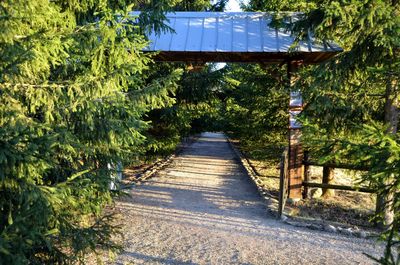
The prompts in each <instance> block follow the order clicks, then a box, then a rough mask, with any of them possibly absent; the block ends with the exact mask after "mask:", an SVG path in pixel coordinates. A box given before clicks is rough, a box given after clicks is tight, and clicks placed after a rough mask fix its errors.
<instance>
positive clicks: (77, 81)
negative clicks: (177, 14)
mask: <svg viewBox="0 0 400 265" xmlns="http://www.w3.org/2000/svg"><path fill="white" fill-rule="evenodd" d="M160 3H161V2H158V4H154V3H153V2H151V3H150V5H148V6H134V5H132V4H131V3H130V2H129V1H116V2H110V1H105V0H104V1H85V0H83V1H47V0H34V1H33V0H32V1H12V0H6V1H2V2H1V3H0V58H1V60H0V146H1V148H0V197H1V199H0V205H1V207H0V209H1V215H0V233H1V236H0V263H2V264H56V263H60V264H61V263H62V264H65V263H74V262H77V261H80V262H83V259H84V256H85V254H86V253H87V252H88V251H90V250H92V251H94V250H96V249H101V248H103V249H111V250H115V249H116V248H118V246H117V245H116V244H115V243H113V241H112V240H111V236H112V235H113V234H114V233H115V232H117V231H118V229H117V227H115V226H113V225H112V223H111V222H110V221H111V217H110V216H109V215H104V212H103V209H104V207H105V206H106V205H109V204H110V203H111V202H112V198H113V197H114V196H115V195H117V194H118V192H114V191H110V188H109V187H110V182H111V181H112V178H111V175H112V173H113V169H112V168H113V167H111V169H110V165H115V164H116V163H118V162H119V161H123V162H130V161H131V160H132V159H133V158H134V157H135V156H136V155H137V154H139V153H140V152H142V151H143V149H144V148H143V142H144V136H143V131H144V130H146V128H148V126H149V125H148V124H147V123H146V122H145V121H144V120H143V115H144V113H146V112H147V111H149V110H151V109H154V108H157V107H159V106H166V105H168V104H171V102H172V100H171V98H170V92H171V91H173V90H174V89H175V81H176V80H177V79H178V78H179V76H180V72H179V71H173V72H172V73H171V74H170V75H168V76H164V77H162V78H159V79H155V80H153V82H147V83H146V84H145V78H146V77H145V75H144V71H145V70H146V69H147V68H148V67H149V63H150V62H151V58H150V56H149V55H145V54H143V52H142V49H143V48H144V47H145V46H146V45H147V44H148V43H147V41H146V39H145V37H144V36H143V35H142V34H141V33H142V32H143V31H144V30H145V29H144V26H143V25H146V27H147V29H149V28H151V29H153V30H161V29H162V20H163V13H162V12H163V11H164V6H163V5H162V3H161V4H160ZM149 6H150V7H149ZM139 7H140V8H142V9H146V8H147V9H151V10H152V11H151V12H145V13H143V14H142V15H141V18H140V19H139V20H137V19H134V18H131V17H130V15H129V13H128V11H130V10H132V9H133V8H139ZM151 21H153V22H154V23H148V22H151Z"/></svg>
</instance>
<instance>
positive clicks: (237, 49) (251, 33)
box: [131, 12, 342, 63]
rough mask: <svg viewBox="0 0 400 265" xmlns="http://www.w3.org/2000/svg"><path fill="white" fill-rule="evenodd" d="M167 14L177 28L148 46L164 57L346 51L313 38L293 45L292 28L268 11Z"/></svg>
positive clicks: (272, 59) (279, 57) (216, 58)
mask: <svg viewBox="0 0 400 265" xmlns="http://www.w3.org/2000/svg"><path fill="white" fill-rule="evenodd" d="M131 14H132V15H133V16H135V15H138V14H139V12H132V13H131ZM166 17H167V21H166V24H167V25H168V26H169V27H171V28H172V29H173V31H166V32H162V33H161V34H158V35H157V34H155V33H154V32H153V33H151V34H149V36H148V38H149V40H150V46H149V47H148V48H147V49H146V50H147V51H159V54H158V56H157V57H156V59H158V60H163V61H193V62H206V61H207V62H208V61H212V62H264V63H277V62H283V61H288V60H293V59H302V60H304V62H305V63H318V62H321V61H324V60H327V59H329V58H331V57H332V56H334V55H335V54H337V53H339V52H341V51H342V49H341V48H340V47H339V46H337V45H335V44H332V43H327V42H324V43H317V42H316V41H314V40H312V39H311V38H310V39H308V40H307V41H300V42H299V43H297V44H296V45H293V43H294V42H295V39H294V37H293V36H291V34H290V32H286V31H284V30H282V29H276V28H272V27H270V26H269V24H270V22H271V19H272V15H271V14H269V13H261V12H176V13H167V14H166ZM292 46H294V47H292Z"/></svg>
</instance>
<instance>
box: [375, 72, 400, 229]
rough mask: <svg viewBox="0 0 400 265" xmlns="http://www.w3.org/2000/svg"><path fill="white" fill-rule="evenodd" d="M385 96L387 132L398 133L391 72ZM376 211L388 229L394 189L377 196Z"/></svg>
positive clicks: (396, 92) (395, 86)
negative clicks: (380, 214)
mask: <svg viewBox="0 0 400 265" xmlns="http://www.w3.org/2000/svg"><path fill="white" fill-rule="evenodd" d="M385 98H386V102H385V123H386V125H387V126H388V128H387V133H388V134H396V133H397V127H398V123H399V100H398V83H397V80H396V79H395V77H393V76H391V74H389V77H388V82H387V84H386V93H385ZM393 178H394V176H393ZM391 182H392V180H391V179H387V180H386V183H384V184H385V185H390V183H391ZM376 213H383V215H382V216H383V220H382V221H383V222H382V223H378V226H379V227H380V228H383V229H388V228H389V227H390V226H391V224H392V222H393V218H394V211H393V191H391V192H389V193H388V194H382V195H380V196H378V197H377V200H376Z"/></svg>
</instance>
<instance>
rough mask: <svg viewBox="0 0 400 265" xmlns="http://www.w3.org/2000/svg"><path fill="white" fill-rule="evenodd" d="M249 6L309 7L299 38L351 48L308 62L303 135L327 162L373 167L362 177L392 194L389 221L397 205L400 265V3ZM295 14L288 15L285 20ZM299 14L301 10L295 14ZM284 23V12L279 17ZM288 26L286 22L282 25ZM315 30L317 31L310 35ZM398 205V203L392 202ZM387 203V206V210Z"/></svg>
mask: <svg viewBox="0 0 400 265" xmlns="http://www.w3.org/2000/svg"><path fill="white" fill-rule="evenodd" d="M246 8H247V10H261V11H279V12H282V11H301V12H302V13H296V14H295V15H296V16H297V21H296V22H295V23H292V24H287V23H286V27H287V29H288V30H290V31H291V32H292V33H293V35H294V36H295V37H296V38H297V39H302V38H306V37H312V38H315V40H316V41H322V40H328V41H334V42H336V43H338V44H339V45H340V46H342V47H343V48H344V50H345V51H344V52H343V53H341V54H339V55H338V56H337V57H335V58H334V59H333V60H331V61H329V62H327V63H325V64H322V65H319V66H313V67H311V66H307V67H304V69H303V70H302V71H301V73H300V76H301V77H302V78H301V79H300V80H299V82H297V88H298V89H300V90H301V91H302V92H303V96H304V101H305V103H306V105H305V109H304V111H303V114H302V122H303V124H304V127H305V128H304V133H303V140H304V142H305V144H306V146H307V147H308V148H309V149H312V152H313V154H314V156H315V157H320V158H321V162H327V161H329V162H332V161H334V162H345V163H353V164H356V165H362V166H369V167H371V171H370V172H369V173H368V174H365V175H363V176H362V177H361V179H360V182H363V183H366V184H369V185H370V186H371V187H373V188H375V189H376V191H377V193H378V195H379V196H380V197H383V198H386V199H387V201H386V202H387V205H386V206H387V207H383V208H382V209H381V212H379V213H377V216H376V219H377V220H383V219H384V218H383V217H384V216H385V212H387V209H389V208H390V207H393V209H394V213H395V216H394V221H393V224H387V225H389V227H390V229H389V230H388V231H387V232H385V233H383V234H382V238H383V239H385V240H386V242H387V248H386V252H385V254H384V256H383V257H382V258H381V259H379V262H380V263H382V264H398V263H399V257H398V256H396V255H395V254H394V252H392V250H393V248H392V247H394V246H396V247H398V245H396V244H397V243H396V242H398V240H399V239H400V238H399V235H398V229H399V226H398V222H399V217H400V216H399V215H398V212H399V208H398V206H399V200H398V193H399V186H398V183H397V182H398V179H399V167H398V163H397V162H396V161H397V157H398V145H399V138H398V132H397V124H398V119H399V117H398V111H399V107H400V106H399V103H398V100H399V93H398V91H399V90H398V84H399V81H400V80H399V79H400V70H399V69H400V67H399V66H400V57H399V49H400V16H399V10H400V3H399V1H397V0H394V1H391V0H386V1H381V0H365V1H358V0H350V1H348V0H329V1H291V0H287V1H263V0H261V1H259V0H254V1H250V2H249V4H248V5H247V6H246ZM285 15H287V13H284V14H283V17H284V16H285ZM291 15H293V14H291ZM276 17H277V18H278V21H277V22H284V21H285V20H280V21H279V18H280V17H282V16H279V15H277V16H276ZM282 25H284V24H281V26H282ZM310 32H312V36H308V35H309V34H310ZM391 204H392V206H391ZM385 208H386V209H385Z"/></svg>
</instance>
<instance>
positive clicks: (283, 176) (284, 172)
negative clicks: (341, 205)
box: [278, 149, 375, 218]
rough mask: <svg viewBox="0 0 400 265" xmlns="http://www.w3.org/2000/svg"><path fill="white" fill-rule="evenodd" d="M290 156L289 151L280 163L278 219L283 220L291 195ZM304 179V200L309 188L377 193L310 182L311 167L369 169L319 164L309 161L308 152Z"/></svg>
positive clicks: (364, 188)
mask: <svg viewBox="0 0 400 265" xmlns="http://www.w3.org/2000/svg"><path fill="white" fill-rule="evenodd" d="M288 159H289V155H288V149H285V151H284V152H283V154H282V157H281V163H280V180H279V206H278V218H281V216H282V213H283V209H284V208H285V204H286V200H287V198H288V193H289V176H288V166H289V160H288ZM303 165H304V179H303V182H302V187H303V198H304V199H306V198H307V197H308V188H311V187H312V188H322V189H334V190H348V191H358V192H366V193H375V191H374V190H373V189H370V188H368V187H355V186H346V185H337V184H327V183H315V182H310V178H309V176H310V174H309V167H310V166H319V167H330V168H340V169H348V170H357V171H368V170H369V168H368V167H365V166H354V165H347V164H331V163H324V164H321V163H317V162H314V161H311V160H310V159H309V155H308V152H305V154H304V161H303Z"/></svg>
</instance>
